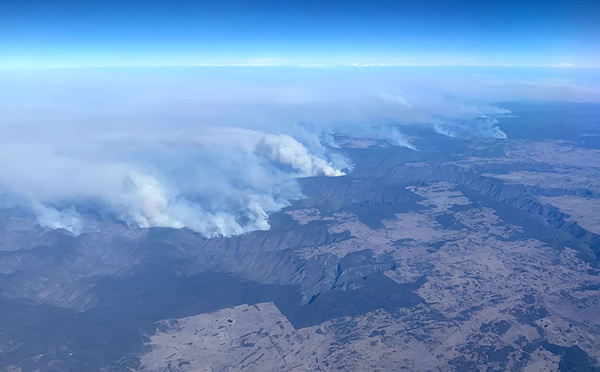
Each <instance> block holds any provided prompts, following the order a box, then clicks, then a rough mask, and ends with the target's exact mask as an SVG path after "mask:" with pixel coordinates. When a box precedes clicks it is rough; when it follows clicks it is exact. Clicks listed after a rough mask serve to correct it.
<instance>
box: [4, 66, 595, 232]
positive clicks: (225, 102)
mask: <svg viewBox="0 0 600 372" xmlns="http://www.w3.org/2000/svg"><path fill="white" fill-rule="evenodd" d="M557 70H558V69H549V70H548V71H547V72H546V74H545V75H544V74H542V73H539V72H538V73H536V75H535V76H534V75H533V74H531V73H530V72H528V71H521V70H518V69H499V70H494V69H481V70H478V69H474V71H478V72H477V73H473V72H472V71H471V72H470V73H466V72H464V71H462V70H460V69H454V70H453V69H433V70H428V71H427V73H424V71H423V70H422V69H418V68H405V69H398V68H339V69H325V72H324V71H322V69H292V68H227V69H225V68H198V69H193V68H180V69H169V68H156V69H152V68H150V69H126V70H119V69H92V70H76V69H75V70H38V71H15V72H10V73H7V72H4V73H3V74H2V75H1V76H0V100H1V101H2V102H3V103H2V104H1V105H0V115H1V116H0V118H1V119H0V120H1V121H0V129H1V131H2V136H1V138H0V143H1V147H0V159H2V161H1V163H0V190H1V191H2V193H3V194H4V196H5V198H4V199H5V200H10V201H11V202H10V203H9V204H13V205H15V206H19V207H25V208H27V209H28V210H30V211H31V212H32V213H34V214H35V215H36V216H37V221H38V223H39V224H40V225H41V226H43V227H47V228H52V229H56V228H63V229H67V230H70V231H71V232H73V233H80V232H83V231H87V230H91V229H96V228H98V226H97V224H96V221H97V219H98V218H111V219H114V220H118V221H121V222H123V223H126V224H127V225H130V226H137V227H152V226H163V227H172V228H182V227H188V228H190V229H192V230H194V231H196V232H198V233H200V234H202V235H204V236H207V237H213V236H231V235H236V234H242V233H244V232H248V231H252V230H265V229H268V228H269V222H268V216H269V214H270V213H273V212H275V211H278V210H280V209H281V208H283V207H285V206H286V205H289V203H290V202H291V201H293V200H297V199H300V198H302V193H301V190H300V189H299V187H298V185H297V183H296V182H295V180H296V179H297V178H299V177H311V176H327V177H337V176H343V175H344V174H346V173H348V172H351V171H352V164H350V163H349V162H348V160H347V159H345V157H344V156H343V154H342V153H341V152H340V151H339V149H338V148H337V144H336V143H335V140H334V137H333V136H332V133H333V134H335V133H341V134H345V135H349V136H363V137H371V138H377V139H383V140H386V141H387V142H388V143H390V144H391V145H394V146H401V147H406V148H409V149H413V150H418V149H417V148H415V147H414V146H413V144H412V143H411V142H410V139H409V138H407V137H405V136H404V135H403V131H402V126H403V125H408V124H411V125H412V124H420V125H423V126H426V127H428V128H431V130H434V131H436V132H437V133H440V134H443V135H446V136H450V137H482V138H506V134H505V133H504V132H503V131H502V128H501V127H500V126H499V123H498V120H497V118H498V117H501V116H502V115H507V114H510V112H509V111H508V110H505V109H503V108H502V106H501V104H495V102H499V101H508V100H517V99H518V100H541V101H544V100H549V101H553V100H562V101H600V91H599V90H598V89H597V85H596V86H594V85H593V84H592V83H590V81H589V80H586V79H585V78H583V77H582V76H579V75H575V74H574V73H564V74H561V73H560V72H559V71H557ZM499 75H502V79H501V80H502V84H500V83H499V81H500V79H499V77H498V76H499ZM507 75H508V76H507ZM6 196H8V197H6ZM92 205H93V206H94V207H95V208H94V210H99V211H101V213H100V214H101V216H100V217H98V216H90V215H89V214H88V213H87V212H86V211H87V210H90V208H89V207H90V206H92Z"/></svg>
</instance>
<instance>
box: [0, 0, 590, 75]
mask: <svg viewBox="0 0 600 372" xmlns="http://www.w3.org/2000/svg"><path fill="white" fill-rule="evenodd" d="M598 40H600V2H598V1H552V0H550V1H504V2H495V1H452V0H446V1H429V0H426V1H285V0H279V1H257V0H255V1H228V0H223V1H176V2H174V1H156V0H147V1H131V0H120V1H115V0H105V1H64V0H56V1H41V0H38V1H32V0H14V1H13V0H0V67H4V68H28V67H36V68H37V67H102V66H164V65H170V66H173V65H176V66H182V65H183V66H190V65H238V64H241V65H253V64H257V65H307V66H310V65H348V64H353V63H356V64H359V65H363V64H365V65H371V64H373V65H380V64H392V65H402V64H409V65H410V64H417V65H421V64H424V65H478V64H483V65H517V66H554V65H556V66H569V65H574V66H581V67H600V43H599V42H598Z"/></svg>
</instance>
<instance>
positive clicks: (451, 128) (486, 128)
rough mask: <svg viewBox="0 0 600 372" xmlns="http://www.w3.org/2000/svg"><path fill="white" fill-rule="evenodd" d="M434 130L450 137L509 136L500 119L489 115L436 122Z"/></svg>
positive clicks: (502, 137)
mask: <svg viewBox="0 0 600 372" xmlns="http://www.w3.org/2000/svg"><path fill="white" fill-rule="evenodd" d="M433 128H434V130H435V131H436V132H437V133H439V134H443V135H444V136H448V137H470V138H501V139H504V138H507V136H506V133H504V132H503V131H502V130H501V129H500V126H499V123H498V119H495V118H490V117H487V116H481V117H477V118H474V119H471V120H468V121H462V122H448V123H444V124H440V123H436V124H434V126H433Z"/></svg>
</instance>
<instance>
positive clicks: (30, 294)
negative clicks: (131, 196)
mask: <svg viewBox="0 0 600 372" xmlns="http://www.w3.org/2000/svg"><path fill="white" fill-rule="evenodd" d="M502 107H503V108H507V109H510V110H511V111H512V113H511V115H510V116H503V117H500V118H498V120H499V125H500V128H501V129H502V131H504V132H505V133H506V135H507V137H508V138H507V139H477V138H466V137H455V138H451V137H447V136H444V135H442V134H438V133H435V131H434V130H433V128H432V127H429V126H426V125H412V126H410V125H408V126H402V132H403V133H405V134H406V135H407V138H408V139H409V140H410V143H412V144H413V145H414V146H415V147H416V149H417V150H411V149H408V148H402V147H395V146H391V145H390V144H388V143H387V142H386V141H384V140H382V139H371V138H354V137H349V136H342V135H337V136H334V140H335V143H337V144H338V145H339V146H340V151H341V152H342V153H343V154H344V155H345V156H347V157H348V158H349V159H350V160H351V161H352V163H353V164H354V168H353V171H352V172H351V173H349V174H348V175H346V176H342V177H311V178H303V179H301V180H300V183H301V186H302V192H303V194H304V195H305V198H304V199H302V200H299V201H297V202H294V203H293V204H292V205H291V206H289V207H286V208H285V209H284V210H283V211H281V212H278V213H275V214H273V215H271V216H270V223H271V229H270V230H268V231H254V232H250V233H247V234H244V235H240V236H236V237H231V238H212V239H206V238H203V237H202V236H200V235H198V234H196V233H194V232H192V231H191V230H188V229H185V228H183V229H167V228H148V229H141V228H129V227H127V226H124V225H123V224H121V223H118V222H116V221H110V220H102V221H100V224H99V227H98V231H96V232H86V233H83V234H81V235H78V236H75V235H73V234H71V233H69V232H67V231H65V230H48V229H43V228H41V227H39V226H37V225H36V222H35V218H34V217H33V216H31V215H30V214H28V213H26V212H24V211H22V210H17V209H8V210H1V211H0V370H2V371H11V372H16V371H239V370H244V371H307V370H309V371H319V370H320V371H339V370H341V371H377V370H380V371H390V370H394V371H395V370H407V371H417V370H427V371H453V370H456V371H479V370H486V371H505V370H510V371H600V366H599V364H598V362H599V361H600V316H599V310H600V265H599V263H600V105H592V104H566V103H543V104H542V103H531V102H529V103H522V102H519V103H514V102H504V103H502ZM90 213H92V212H90Z"/></svg>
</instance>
